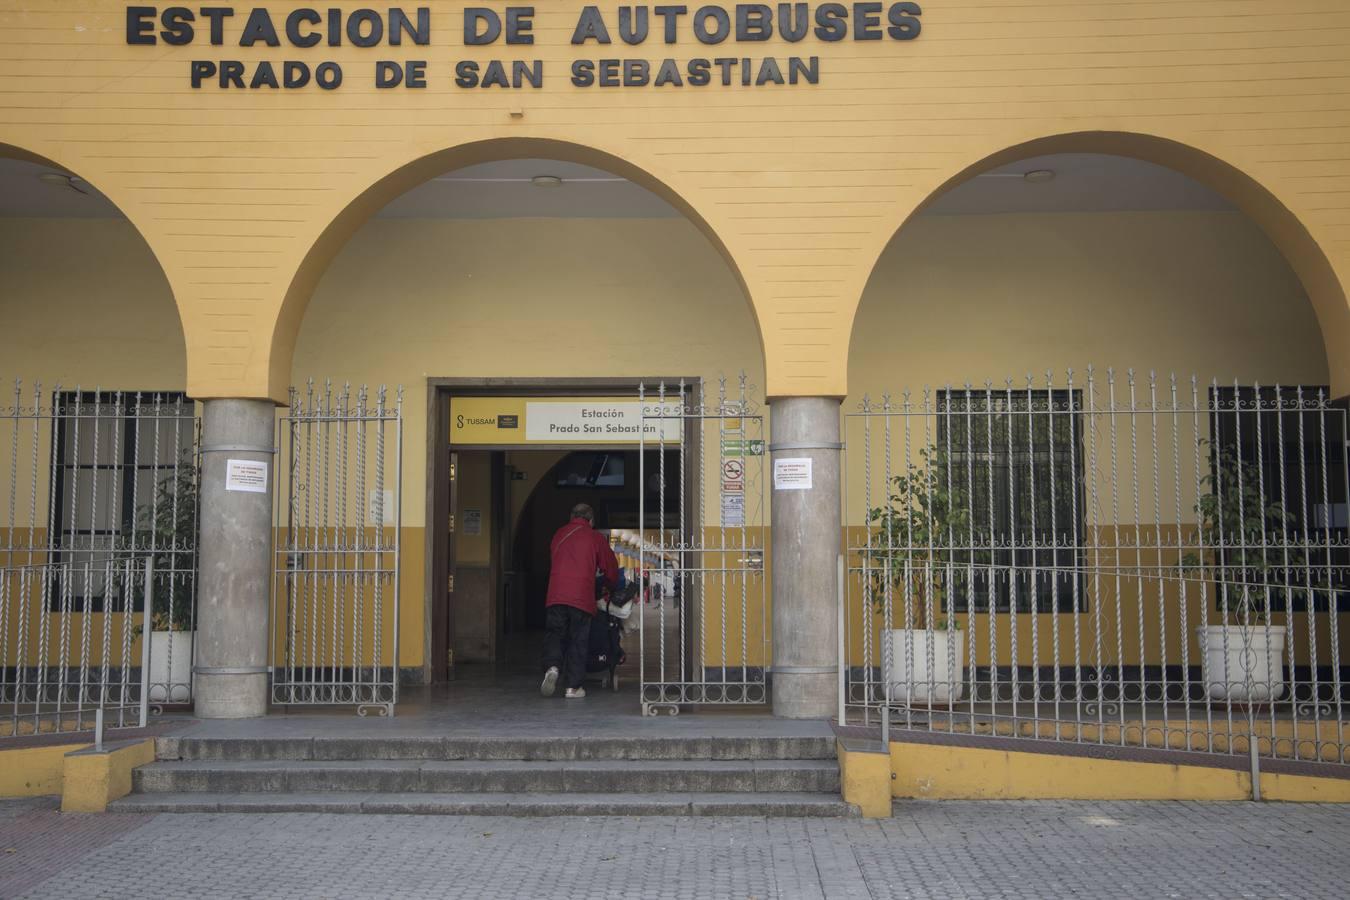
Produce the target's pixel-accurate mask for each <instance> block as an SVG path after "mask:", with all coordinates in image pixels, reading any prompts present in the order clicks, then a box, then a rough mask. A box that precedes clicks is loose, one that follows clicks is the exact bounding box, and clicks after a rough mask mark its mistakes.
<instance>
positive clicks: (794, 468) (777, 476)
mask: <svg viewBox="0 0 1350 900" xmlns="http://www.w3.org/2000/svg"><path fill="white" fill-rule="evenodd" d="M773 489H774V490H775V491H809V490H811V457H809V456H801V457H791V458H788V459H781V458H780V459H775V460H774V461H773Z"/></svg>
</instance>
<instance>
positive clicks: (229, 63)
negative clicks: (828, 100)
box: [126, 2, 923, 90]
mask: <svg viewBox="0 0 1350 900" xmlns="http://www.w3.org/2000/svg"><path fill="white" fill-rule="evenodd" d="M922 12H923V11H922V10H921V9H920V8H919V5H918V4H917V3H909V2H898V3H875V2H868V3H852V4H844V3H817V4H812V3H778V4H773V5H771V4H767V3H738V4H736V5H734V6H696V7H690V6H675V5H663V6H620V7H618V8H617V10H615V11H614V12H612V13H610V12H606V11H601V9H600V8H599V7H598V6H586V7H584V8H583V9H582V10H581V12H580V14H579V15H578V17H577V21H576V27H575V28H574V29H573V31H572V38H571V42H572V44H573V46H576V47H579V48H593V49H592V52H593V53H594V54H595V55H594V56H591V55H589V54H588V56H587V58H580V59H575V60H573V61H572V63H571V65H570V66H569V71H568V73H567V76H566V77H567V78H568V79H569V80H570V81H571V83H572V84H573V85H575V86H576V87H581V88H590V87H600V88H609V87H630V88H631V87H654V88H664V87H683V86H685V85H688V86H690V87H704V86H707V85H717V84H721V85H732V84H738V85H745V86H754V87H762V86H765V85H781V84H799V83H800V84H818V83H819V81H820V58H819V57H818V56H785V57H775V56H759V57H752V56H719V55H716V54H715V53H713V52H712V51H711V50H709V51H708V53H709V55H707V56H693V57H690V58H687V59H676V58H673V57H666V58H664V59H652V58H633V57H626V56H618V55H616V56H606V55H601V54H602V53H603V51H604V50H606V49H609V48H613V47H617V46H618V45H630V46H635V45H640V44H644V43H647V42H648V41H651V42H653V43H655V42H661V43H664V44H670V45H678V44H688V43H689V42H691V41H692V42H693V43H694V44H696V45H699V46H706V47H709V48H715V47H716V48H721V47H724V46H725V45H726V44H727V43H728V42H730V43H733V44H737V45H743V44H754V43H762V42H764V41H768V40H770V39H771V38H774V37H778V38H779V39H781V40H783V41H786V42H788V43H790V44H796V43H801V42H804V41H807V40H808V39H810V40H814V41H821V42H827V43H828V42H836V41H845V40H853V41H885V40H892V41H909V40H913V39H914V38H916V37H918V36H919V32H920V30H921V25H920V23H919V16H920V15H922ZM534 16H535V8H534V7H533V6H507V7H502V8H500V9H496V8H489V7H484V6H471V7H466V8H464V10H463V16H462V41H463V43H464V45H465V46H468V47H486V46H491V45H493V44H510V45H532V44H534V42H535V35H534ZM431 31H432V16H431V8H430V7H427V6H420V7H417V8H415V9H413V10H411V11H410V12H406V11H404V10H403V9H399V8H392V9H390V8H385V9H379V10H377V9H371V8H357V9H338V8H328V9H316V8H312V7H301V8H298V9H294V10H291V11H290V12H289V13H287V14H285V15H281V14H273V13H272V12H271V11H270V10H267V9H265V8H261V7H257V8H253V9H249V10H242V9H241V10H236V9H234V7H230V6H198V7H187V6H167V7H159V6H128V7H127V19H126V41H127V43H128V44H133V45H149V46H153V45H156V44H167V45H169V46H188V45H200V44H208V45H210V46H214V47H225V46H238V47H257V46H264V47H277V48H281V47H290V48H295V49H308V48H312V47H317V46H320V45H323V46H327V47H344V46H352V47H382V46H388V47H401V46H405V45H413V46H427V45H429V44H430V43H431ZM347 74H348V73H346V72H344V71H343V67H342V65H340V64H339V63H337V62H335V61H332V60H326V61H318V62H316V61H313V60H306V59H281V60H261V61H248V62H245V61H244V60H239V59H228V58H212V59H193V60H191V61H190V62H189V71H188V78H189V79H190V80H191V83H192V87H194V88H202V87H217V88H221V89H227V90H228V89H240V90H286V89H290V90H297V89H303V88H307V87H308V88H313V87H317V88H320V89H323V90H334V89H336V88H339V87H341V86H342V83H343V81H344V80H345V79H346V77H347ZM550 74H551V73H549V72H548V71H546V70H545V68H544V61H543V60H537V59H535V60H528V59H527V60H519V59H515V60H504V59H461V60H457V61H453V62H451V63H450V64H449V65H448V66H447V69H446V71H445V72H439V71H437V70H436V68H435V66H434V65H433V64H432V63H431V62H430V61H428V60H425V59H399V60H395V59H379V60H372V61H371V68H370V69H368V70H367V71H366V72H365V73H362V77H369V78H371V79H372V80H373V83H374V85H375V87H377V88H388V89H393V88H403V89H418V88H425V87H427V86H428V84H430V83H431V82H432V81H434V80H436V79H439V78H448V79H450V82H451V83H452V84H453V85H454V86H456V87H459V88H506V89H513V88H539V87H542V86H543V84H544V79H545V77H546V76H548V75H550Z"/></svg>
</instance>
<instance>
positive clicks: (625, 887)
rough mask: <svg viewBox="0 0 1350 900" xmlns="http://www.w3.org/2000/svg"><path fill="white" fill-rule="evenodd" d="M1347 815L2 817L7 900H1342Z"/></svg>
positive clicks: (1204, 809)
mask: <svg viewBox="0 0 1350 900" xmlns="http://www.w3.org/2000/svg"><path fill="white" fill-rule="evenodd" d="M1347 884H1350V807H1335V806H1293V805H1280V804H1267V805H1261V804H1252V803H1228V804H1200V803H1064V802H1039V803H967V802H959V803H958V802H926V803H906V804H903V805H899V806H897V807H896V817H895V818H893V819H891V820H887V821H872V822H868V821H858V820H798V819H670V818H641V819H622V818H609V819H601V818H592V819H497V818H455V817H420V816H361V815H346V816H344V815H159V816H61V815H60V814H59V813H58V812H56V811H55V809H54V806H53V804H52V803H51V802H50V801H8V802H4V803H0V897H4V898H10V897H20V896H25V897H51V898H81V897H133V896H134V897H138V898H141V897H379V896H395V897H465V898H481V900H493V898H508V897H519V898H543V897H548V898H563V897H584V898H610V897H612V898H625V900H627V898H648V897H650V898H675V900H681V898H691V900H692V898H699V900H701V898H721V897H726V898H737V900H746V898H752V897H753V898H761V900H762V898H770V897H783V898H835V897H840V898H853V897H895V898H928V897H933V898H938V897H941V898H953V897H957V898H975V897H1028V898H1046V900H1049V898H1060V897H1090V898H1115V897H1121V898H1131V900H1135V898H1143V897H1185V898H1206V897H1214V898H1224V900H1230V898H1248V897H1251V898H1282V897H1289V898H1300V900H1303V898H1307V900H1316V898H1342V897H1345V896H1346V885H1347Z"/></svg>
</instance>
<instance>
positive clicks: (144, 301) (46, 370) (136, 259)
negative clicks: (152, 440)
mask: <svg viewBox="0 0 1350 900" xmlns="http://www.w3.org/2000/svg"><path fill="white" fill-rule="evenodd" d="M0 311H3V316H4V328H3V330H2V331H0V379H4V395H5V397H6V400H8V399H9V397H10V396H11V394H10V391H11V390H12V387H13V382H12V379H14V378H23V379H24V384H25V388H26V390H25V393H24V399H25V401H26V402H28V403H31V397H32V395H31V393H30V390H31V388H32V386H33V384H32V383H33V381H35V380H39V379H40V380H41V381H42V383H43V387H44V392H45V391H46V390H47V389H49V388H51V387H53V386H54V385H55V384H56V383H58V382H59V383H60V384H62V385H63V386H64V387H66V388H67V389H72V390H73V389H74V388H75V386H76V385H80V386H82V387H83V388H84V389H85V390H92V389H93V388H94V387H101V388H103V389H104V390H139V391H181V390H183V388H184V387H185V384H186V359H187V358H186V355H185V351H184V346H183V329H182V326H181V325H180V324H179V320H178V313H177V310H176V309H175V307H174V300H173V294H172V293H171V292H170V290H169V284H168V282H167V281H165V280H164V274H163V272H161V271H160V269H159V266H158V264H157V263H156V262H155V258H154V256H153V255H152V254H151V252H150V249H149V248H148V247H147V246H146V245H145V241H144V240H143V239H142V238H141V237H140V235H138V234H137V233H136V230H135V229H134V228H133V227H132V226H131V225H130V223H128V222H126V221H124V220H119V219H18V218H4V217H0ZM47 401H50V395H49V394H48V395H47ZM5 405H8V403H6V404H5Z"/></svg>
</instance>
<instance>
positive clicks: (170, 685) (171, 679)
mask: <svg viewBox="0 0 1350 900" xmlns="http://www.w3.org/2000/svg"><path fill="white" fill-rule="evenodd" d="M196 636H197V632H195V631H152V632H150V702H151V703H187V702H189V701H190V700H191V699H192V688H191V685H192V683H193V677H192V644H193V639H194V638H195V637H196Z"/></svg>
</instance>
